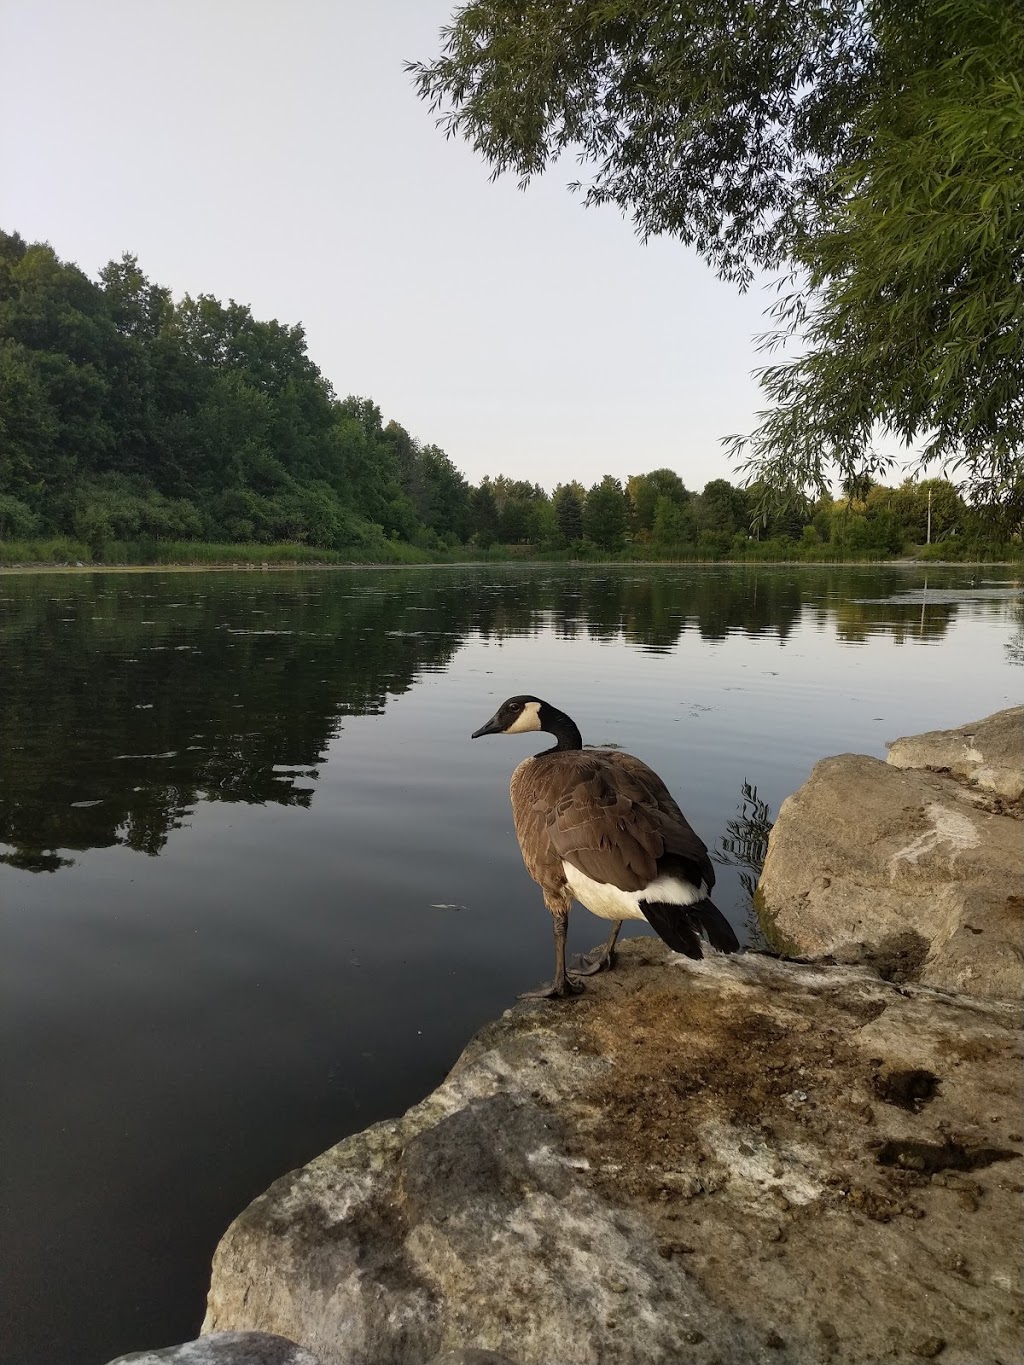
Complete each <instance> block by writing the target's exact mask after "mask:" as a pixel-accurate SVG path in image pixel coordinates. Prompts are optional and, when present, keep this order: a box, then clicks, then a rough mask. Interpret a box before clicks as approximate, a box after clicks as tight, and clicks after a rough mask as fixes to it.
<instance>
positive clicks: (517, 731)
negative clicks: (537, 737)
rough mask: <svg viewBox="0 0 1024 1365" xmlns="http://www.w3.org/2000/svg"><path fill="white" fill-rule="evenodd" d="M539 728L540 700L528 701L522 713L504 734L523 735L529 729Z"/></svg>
mask: <svg viewBox="0 0 1024 1365" xmlns="http://www.w3.org/2000/svg"><path fill="white" fill-rule="evenodd" d="M539 729H540V702H539V701H528V702H527V703H526V705H525V706H524V707H523V713H522V715H521V716H519V717H517V719H516V720H515V721H513V723H512V724H511V725H510V726H509V727H508V729H507V730H506V731H505V734H506V735H524V734H526V733H527V731H529V730H539Z"/></svg>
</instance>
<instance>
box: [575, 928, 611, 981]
mask: <svg viewBox="0 0 1024 1365" xmlns="http://www.w3.org/2000/svg"><path fill="white" fill-rule="evenodd" d="M621 928H622V920H620V919H617V920H616V921H615V923H614V924H613V925H612V931H611V933H610V934H609V935H608V941H607V943H602V944H601V946H600V948H595V949H594V950H593V952H590V953H587V954H585V956H583V957H581V958H580V963H579V966H578V967H574V968H573V971H574V972H575V974H576V975H577V976H595V975H596V974H597V973H598V972H605V971H607V972H610V971H611V969H612V968H613V967H614V966H615V940H616V939H617V938H618V936H619V930H620V929H621Z"/></svg>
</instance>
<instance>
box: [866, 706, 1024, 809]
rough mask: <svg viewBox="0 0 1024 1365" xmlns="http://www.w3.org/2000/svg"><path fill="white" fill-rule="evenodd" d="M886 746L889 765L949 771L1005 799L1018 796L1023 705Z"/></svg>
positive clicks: (1022, 782)
mask: <svg viewBox="0 0 1024 1365" xmlns="http://www.w3.org/2000/svg"><path fill="white" fill-rule="evenodd" d="M887 747H888V750H889V757H888V761H889V762H890V763H891V764H893V766H894V767H897V768H931V769H932V770H934V771H936V772H949V773H952V775H953V776H954V777H957V778H960V779H961V780H963V781H965V782H971V783H973V784H975V785H976V786H978V787H983V788H985V789H986V790H988V791H991V792H995V794H996V795H997V796H1002V797H1005V798H1006V800H1008V801H1019V800H1020V799H1021V797H1022V796H1024V706H1011V707H1010V708H1009V709H1008V710H1006V711H997V712H996V713H995V715H992V716H987V717H986V718H985V719H984V720H978V721H975V722H974V723H973V724H971V725H961V726H960V728H959V729H958V730H929V731H928V732H927V733H926V734H923V735H909V736H908V737H907V738H905V739H894V740H893V741H892V742H891V743H890V744H889V745H888V746H887Z"/></svg>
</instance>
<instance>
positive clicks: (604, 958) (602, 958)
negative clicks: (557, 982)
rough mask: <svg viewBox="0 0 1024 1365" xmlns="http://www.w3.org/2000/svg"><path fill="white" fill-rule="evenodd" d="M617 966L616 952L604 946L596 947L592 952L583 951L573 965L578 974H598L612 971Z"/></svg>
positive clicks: (574, 971) (575, 973)
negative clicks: (609, 950)
mask: <svg viewBox="0 0 1024 1365" xmlns="http://www.w3.org/2000/svg"><path fill="white" fill-rule="evenodd" d="M614 966H615V954H614V952H611V953H610V952H608V950H607V949H606V948H605V947H604V945H603V944H602V946H601V947H600V948H595V949H594V951H593V952H592V953H583V954H581V955H580V957H579V960H578V961H577V962H576V963H575V965H574V966H573V969H572V970H573V973H574V975H576V976H596V975H597V974H598V972H610V971H611V969H612V968H613V967H614Z"/></svg>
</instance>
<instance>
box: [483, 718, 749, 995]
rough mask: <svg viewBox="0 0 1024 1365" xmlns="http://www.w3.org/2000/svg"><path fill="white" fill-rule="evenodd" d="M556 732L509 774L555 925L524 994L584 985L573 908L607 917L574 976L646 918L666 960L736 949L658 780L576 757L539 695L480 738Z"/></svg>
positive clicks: (705, 864)
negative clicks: (551, 958)
mask: <svg viewBox="0 0 1024 1365" xmlns="http://www.w3.org/2000/svg"><path fill="white" fill-rule="evenodd" d="M533 730H543V731H545V732H546V733H547V734H549V735H554V737H555V740H556V743H555V744H554V746H553V747H552V748H550V749H545V750H543V751H542V752H541V753H539V754H535V755H532V756H531V757H530V758H526V759H524V760H523V762H522V763H520V764H519V766H518V767H517V768H516V770H515V772H514V773H513V774H512V785H511V795H512V815H513V819H514V820H515V827H516V837H517V838H518V839H519V847H520V849H521V851H522V854H523V862H524V863H525V864H526V870H527V872H529V874H530V876H531V877H532V878H533V880H534V881H535V882H537V884H538V885H539V886H540V888H541V890H542V891H543V893H544V904H545V905H546V906H547V907H548V909H549V910H550V911H551V914H552V915H553V917H554V928H555V979H554V981H553V982H552V983H551V985H550V986H546V987H545V988H544V989H543V990H540V991H531V992H530V995H531V996H534V997H544V998H546V997H549V996H564V995H572V994H575V993H576V992H577V991H579V990H582V989H583V987H582V985H581V984H580V983H579V982H578V981H575V980H574V979H573V977H571V976H569V975H568V974H567V972H566V970H565V935H566V929H567V927H568V923H569V908H570V906H571V905H572V902H573V900H574V899H575V900H578V901H579V902H580V904H581V905H585V906H586V908H587V909H588V910H589V911H591V913H592V914H595V915H598V916H600V918H601V919H609V920H613V921H614V923H613V925H612V931H611V934H610V935H609V937H608V941H607V942H606V943H605V944H603V945H602V947H600V948H598V949H597V950H596V951H595V952H593V953H591V954H589V955H588V956H587V957H586V958H584V959H583V961H584V964H585V965H583V966H582V967H581V968H580V969H578V970H577V971H576V972H575V975H576V976H591V975H593V973H594V972H599V971H601V970H602V969H604V968H610V967H611V966H612V964H613V962H614V950H615V940H616V939H617V938H618V935H619V930H620V929H621V928H622V922H623V920H627V919H642V920H646V921H647V922H648V923H649V924H650V925H651V927H652V928H653V929H654V931H655V932H656V933H657V934H658V935H660V937H661V938H663V939H664V940H665V942H666V943H667V944H668V945H669V947H670V948H674V949H675V950H676V952H680V953H685V954H686V955H687V957H694V958H699V957H701V956H702V952H701V936H703V937H706V938H707V939H708V941H709V942H710V943H711V944H712V946H713V947H715V948H717V949H718V950H719V951H720V952H724V953H732V952H735V951H736V950H737V948H739V946H740V945H739V941H738V940H737V938H736V935H735V934H734V933H733V930H732V926H731V925H730V924H729V921H728V920H727V919H726V918H725V916H724V915H723V914H722V912H721V911H720V910H719V909H718V907H717V906H716V905H714V904H713V903H712V902H711V901H710V900H709V899H708V893H709V892H710V890H711V888H712V887H713V886H714V884H715V870H714V868H713V867H712V866H711V860H710V859H709V858H708V851H707V847H706V846H705V844H704V843H703V842H702V841H701V840H700V839H699V838H698V837H697V835H696V834H694V832H693V830H692V829H691V828H690V826H689V825H688V824H687V822H686V817H685V816H684V815H683V813H682V811H681V810H680V809H679V807H678V806H677V805H676V803H675V801H674V800H673V799H672V796H671V795H670V793H669V790H668V788H667V787H666V786H665V784H664V782H662V780H661V778H660V777H659V776H658V775H657V773H655V772H652V771H651V769H650V768H648V766H647V764H646V763H642V762H641V761H640V759H638V758H634V757H633V755H632V754H624V753H620V752H619V750H617V749H584V748H583V739H582V736H581V735H580V732H579V730H578V729H577V727H576V725H575V723H574V722H573V721H572V720H570V719H569V717H568V716H567V715H566V714H565V713H564V711H559V710H557V709H556V708H555V707H554V706H549V705H548V703H547V702H544V701H541V700H540V698H539V697H509V699H508V701H506V702H503V703H502V705H501V706H500V707H499V708H498V710H497V711H496V712H495V714H494V715H493V716H492V718H491V719H490V720H489V721H488V722H487V724H486V725H481V727H480V729H479V730H476V731H474V733H473V734H472V736H471V738H472V739H479V737H480V736H481V735H521V734H526V733H528V732H530V731H533Z"/></svg>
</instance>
